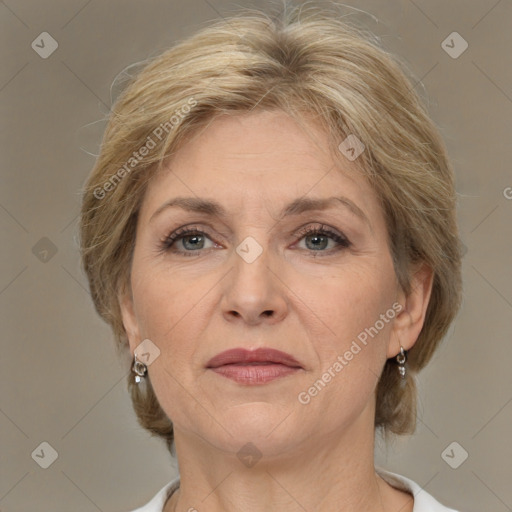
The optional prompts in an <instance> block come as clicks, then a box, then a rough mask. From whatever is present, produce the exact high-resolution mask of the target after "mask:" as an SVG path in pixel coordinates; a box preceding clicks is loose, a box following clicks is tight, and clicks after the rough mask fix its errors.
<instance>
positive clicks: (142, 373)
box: [132, 354, 148, 384]
mask: <svg viewBox="0 0 512 512" xmlns="http://www.w3.org/2000/svg"><path fill="white" fill-rule="evenodd" d="M132 370H133V371H134V372H135V373H136V374H137V375H135V382H136V383H137V384H139V383H140V381H141V380H142V379H144V378H145V377H146V373H147V371H148V367H147V366H146V365H145V364H144V363H143V362H141V361H138V360H137V354H134V362H133V366H132Z"/></svg>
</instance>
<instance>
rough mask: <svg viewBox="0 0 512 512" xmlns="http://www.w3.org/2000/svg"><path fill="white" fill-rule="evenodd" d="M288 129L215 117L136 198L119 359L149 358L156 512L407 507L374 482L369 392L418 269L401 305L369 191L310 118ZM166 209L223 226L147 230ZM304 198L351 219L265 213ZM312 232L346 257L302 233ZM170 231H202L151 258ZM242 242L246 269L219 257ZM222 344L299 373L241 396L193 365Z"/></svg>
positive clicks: (400, 326) (408, 340)
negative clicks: (192, 207)
mask: <svg viewBox="0 0 512 512" xmlns="http://www.w3.org/2000/svg"><path fill="white" fill-rule="evenodd" d="M304 126H307V130H306V129H305V127H304ZM304 126H302V127H301V126H299V125H298V124H297V123H296V122H295V121H294V120H292V119H291V118H290V117H289V116H288V115H286V114H285V113H283V112H281V111H265V112H261V111H260V112H250V113H244V114H236V115H233V116H222V117H220V118H217V119H215V120H213V121H212V122H211V123H210V124H209V125H208V126H206V128H204V129H203V130H201V131H200V132H198V133H196V135H195V136H194V137H193V138H191V139H190V140H189V141H187V144H186V145H184V146H183V147H181V148H180V149H179V150H178V151H177V153H176V154H175V155H173V157H172V159H171V160H170V161H169V163H168V165H167V167H166V169H165V172H162V173H161V174H159V175H157V176H156V177H155V178H154V179H153V180H152V181H151V182H150V184H149V187H148V190H147V192H146V195H145V198H144V201H143V204H142V207H141V211H140V215H139V220H138V227H137V237H136V244H135V249H134V257H133V263H132V273H131V295H130V294H127V295H125V296H120V302H121V306H122V313H123V322H124V325H125V328H126V331H127V334H128V338H129V344H130V351H131V353H132V355H133V352H134V350H135V348H136V347H137V345H138V344H139V343H140V342H141V341H142V340H144V339H146V338H148V339H150V340H151V341H152V342H153V343H154V344H155V345H156V346H158V348H159V349H160V352H161V353H160V356H159V357H157V358H156V359H155V360H154V362H152V364H150V365H149V366H148V373H149V376H150V378H151V382H152V384H153V387H154V389H155V393H156V395H157V397H158V400H159V402H160V404H161V406H162V408H163V409H164V410H165V412H166V413H167V415H168V416H169V417H170V419H171V420H172V422H173V424H174V429H175V443H176V451H177V456H178V461H179V466H180V476H181V486H180V489H179V491H177V492H176V493H175V494H174V495H173V497H172V498H171V499H170V500H169V501H168V502H167V504H166V507H165V511H166V512H169V511H171V510H177V511H180V512H181V511H188V510H189V509H191V508H192V507H195V509H197V510H198V511H199V512H201V511H202V510H208V511H213V512H217V511H219V512H220V511H223V512H230V511H235V510H236V511H239V510H251V511H253V512H258V511H269V510H280V511H284V512H287V511H299V510H304V509H305V510H315V511H317V512H324V511H329V512H332V511H333V510H336V511H342V512H355V511H358V512H364V511H372V512H375V511H397V512H398V511H399V510H400V512H406V511H412V507H413V498H412V496H410V495H409V494H407V493H404V492H402V491H398V490H397V489H394V488H392V487H391V486H390V485H388V484H387V483H385V482H384V481H383V480H382V479H381V478H380V477H378V476H377V475H376V473H375V471H374V465H373V460H374V426H373V425H374V411H375V388H376V385H377V381H378V376H379V375H380V373H381V371H382V368H383V366H384V364H385V362H386V359H388V358H392V357H395V356H396V355H397V354H398V353H399V351H400V345H402V346H403V347H404V349H406V350H408V349H410V348H411V347H412V345H413V344H414V342H415V341H416V339H417V337H418V334H419V332H420V330H421V327H422V325H423V321H424V316H425V311H426V308H427V304H428V300H429V297H430V290H431V284H432V274H431V272H430V271H429V270H428V269H427V268H420V269H418V270H417V271H416V272H415V274H414V276H415V277H414V281H413V287H412V289H413V292H412V293H411V295H410V296H408V297H406V296H405V295H404V293H403V292H402V291H401V289H400V288H399V286H398V283H397V280H396V276H395V272H394V269H393V264H392V258H391V255H390V251H389V248H388V244H387V232H386V225H385V219H384V216H383V212H382V210H381V208H380V205H379V201H378V198H377V196H376V194H375V192H374V191H373V190H372V189H371V187H370V186H369V185H368V183H367V182H366V181H365V180H364V179H363V177H362V175H361V174H360V173H359V172H358V171H357V170H356V169H355V167H354V164H353V163H351V162H350V161H349V160H346V165H344V166H343V168H340V165H339V164H335V163H334V161H333V160H332V157H331V156H330V154H329V151H328V146H327V138H326V136H325V134H324V133H323V132H322V131H321V129H320V128H319V127H318V126H317V125H315V123H314V122H313V121H311V122H310V123H308V124H307V125H304ZM340 142H341V141H340ZM178 196H186V197H200V198H205V199H210V200H215V201H217V202H219V203H220V204H221V205H222V206H223V207H224V208H225V209H226V211H227V217H226V218H219V217H217V216H212V215H210V214H205V213H195V212H188V211H185V210H183V209H180V208H176V207H171V208H167V209H164V210H162V211H161V212H160V213H158V214H157V215H155V216H154V217H152V216H153V215H154V214H155V212H156V211H157V210H158V209H159V208H160V207H161V206H162V205H163V204H164V203H165V202H166V201H168V200H169V199H172V198H175V197H178ZM303 196H305V197H307V198H324V197H330V196H343V197H345V198H348V199H350V200H351V201H352V202H353V203H355V204H356V205H357V206H358V207H359V208H360V209H361V210H362V211H363V212H364V214H365V216H366V217H367V219H368V222H365V221H364V220H362V219H361V218H359V217H358V216H357V215H355V214H354V213H352V212H351V211H350V209H349V208H346V207H344V206H342V205H341V203H338V206H336V205H335V206H333V207H331V208H329V209H326V210H323V211H318V210H316V211H306V212H303V213H300V214H298V215H290V216H287V217H282V216H280V215H279V212H280V211H281V209H282V208H284V206H285V205H287V204H288V203H290V202H291V201H293V200H294V199H296V198H300V197H303ZM322 225H323V226H326V227H328V228H330V229H331V230H334V231H335V232H338V233H339V234H341V235H342V236H345V237H346V238H348V240H349V241H350V246H349V247H343V246H341V245H340V244H338V243H337V242H336V241H335V240H333V239H332V238H329V235H325V236H326V238H324V236H321V235H320V239H318V238H316V239H315V235H314V234H309V235H304V234H303V233H302V232H301V229H302V228H304V227H308V226H311V227H313V228H320V227H322ZM182 226H190V227H193V228H194V229H197V230H201V231H205V232H206V235H205V236H204V238H199V239H197V238H196V239H194V236H195V235H194V234H190V233H189V234H188V238H181V239H177V240H176V241H175V242H174V245H173V246H171V247H170V248H167V249H164V248H162V241H163V240H165V239H166V238H167V236H168V235H169V234H170V233H171V232H173V231H176V230H177V229H178V228H180V227H182ZM249 236H250V237H252V238H253V239H255V240H256V241H257V243H258V244H259V246H260V247H261V249H262V253H261V255H260V256H259V257H258V258H257V259H256V260H255V261H253V262H252V263H248V262H246V261H245V260H244V259H243V258H242V257H241V256H240V255H239V254H238V253H237V252H236V248H237V247H238V246H239V245H240V244H241V242H242V241H243V240H244V239H245V238H246V237H249ZM185 237H187V235H185ZM184 244H185V245H184ZM196 247H199V249H195V248H196ZM201 247H202V248H201ZM317 247H320V249H318V248H317ZM191 253H192V254H191ZM395 302H398V303H399V304H400V305H401V306H402V310H401V311H400V312H399V314H397V315H396V316H395V318H394V319H392V320H390V321H389V322H387V323H385V325H384V328H382V329H381V330H380V331H379V333H378V335H376V336H374V337H373V338H369V342H368V344H367V345H366V346H362V345H361V344H359V345H361V346H362V349H361V350H360V351H359V352H358V353H357V354H356V355H354V357H353V358H352V359H351V360H350V361H349V362H348V364H347V365H346V366H344V367H343V369H342V371H339V372H338V373H335V376H334V377H332V378H331V381H330V382H328V383H327V384H326V386H325V387H324V388H323V389H322V390H321V391H320V392H318V393H317V395H316V396H314V397H311V400H310V402H309V403H308V404H302V403H300V402H299V400H298V395H299V393H301V392H304V391H307V390H308V389H309V388H310V387H311V386H312V384H313V383H314V382H315V381H317V380H318V379H319V378H321V377H322V374H324V372H325V371H326V370H327V369H328V368H329V367H332V366H333V364H334V363H335V362H336V360H337V357H338V356H339V355H343V354H344V353H345V352H346V351H347V350H349V349H350V346H351V343H352V342H353V341H354V340H356V339H357V335H358V334H359V333H361V332H362V331H364V329H365V328H369V327H370V326H374V325H375V323H376V321H377V320H378V319H379V318H380V315H381V314H385V313H386V311H387V310H389V309H390V308H391V307H392V304H393V303H395ZM236 347H244V348H246V349H249V350H250V349H254V348H258V347H272V348H275V349H278V350H281V351H284V352H287V353H289V354H291V355H292V356H293V357H295V359H297V360H298V361H299V362H300V364H301V366H302V369H300V370H298V371H297V372H295V373H293V374H291V375H289V376H286V377H283V378H280V379H276V380H274V381H271V382H269V383H266V384H264V385H252V386H249V385H242V384H239V383H237V382H234V381H232V380H230V379H227V378H225V377H223V376H220V375H218V374H216V373H214V372H213V371H212V370H208V369H206V368H205V365H206V363H207V362H208V360H209V359H210V358H211V357H213V356H214V355H216V354H218V353H220V352H222V351H224V350H227V349H231V348H236ZM249 442H250V443H252V445H253V446H255V447H256V448H257V450H258V451H259V452H260V453H261V455H262V456H261V458H260V459H259V460H258V462H257V463H256V464H255V465H253V466H252V467H248V466H247V465H245V464H243V463H242V462H241V460H240V459H239V458H238V457H237V453H238V451H239V450H240V449H241V448H242V447H243V446H244V445H246V443H249ZM251 449H252V448H251ZM302 507H303V508H302Z"/></svg>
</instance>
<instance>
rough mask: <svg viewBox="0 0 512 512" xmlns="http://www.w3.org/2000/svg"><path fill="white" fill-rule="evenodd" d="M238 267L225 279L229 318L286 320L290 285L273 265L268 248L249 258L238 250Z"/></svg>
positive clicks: (253, 322) (225, 305) (225, 310)
mask: <svg viewBox="0 0 512 512" xmlns="http://www.w3.org/2000/svg"><path fill="white" fill-rule="evenodd" d="M233 259H234V268H233V269H232V271H231V272H229V273H228V275H227V276H226V279H225V281H224V286H225V288H224V293H223V298H222V302H221V304H222V313H223V315H224V317H225V318H226V320H228V321H229V322H241V323H245V324H247V325H258V324H260V323H267V324H274V323H277V322H280V321H281V320H283V318H284V317H285V316H286V314H287V311H288V301H287V300H286V295H285V291H286V286H285V285H284V284H283V283H282V281H281V280H280V279H279V278H278V271H277V269H275V268H271V267H272V265H271V262H270V261H269V260H270V258H269V257H268V250H267V249H264V250H263V252H262V254H261V255H260V256H259V257H258V258H257V259H256V260H254V261H252V262H248V261H246V260H244V258H243V257H241V256H240V255H239V254H237V253H234V255H233Z"/></svg>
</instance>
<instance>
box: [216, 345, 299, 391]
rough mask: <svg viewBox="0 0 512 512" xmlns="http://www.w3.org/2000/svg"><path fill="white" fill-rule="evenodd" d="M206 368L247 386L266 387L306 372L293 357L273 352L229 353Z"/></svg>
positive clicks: (225, 353)
mask: <svg viewBox="0 0 512 512" xmlns="http://www.w3.org/2000/svg"><path fill="white" fill-rule="evenodd" d="M206 368H207V369H209V370H212V371H213V372H215V373H216V374H218V375H220V376H222V377H226V378H228V379H231V380H234V381H236V382H238V383H239V384H245V385H254V384H265V383H267V382H270V381H272V380H275V379H279V378H282V377H286V376H288V375H292V374H294V373H296V372H298V371H300V370H302V369H303V368H302V366H301V365H300V363H299V362H298V361H297V360H296V359H295V358H294V357H293V356H291V355H290V354H287V353H285V352H281V351H280V350H275V349H271V348H259V349H256V350H251V351H249V350H246V349H243V348H236V349H231V350H226V351H225V352H221V353H220V354H218V355H216V356H215V357H213V358H212V359H210V361H208V363H207V364H206Z"/></svg>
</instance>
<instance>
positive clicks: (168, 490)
mask: <svg viewBox="0 0 512 512" xmlns="http://www.w3.org/2000/svg"><path fill="white" fill-rule="evenodd" d="M179 485H180V479H179V477H177V478H175V479H174V480H172V481H171V482H169V483H168V484H166V485H165V486H164V487H162V488H161V489H160V490H159V491H158V492H157V493H156V494H155V495H154V496H153V498H152V499H151V500H150V501H148V503H146V504H145V505H143V506H142V507H140V508H137V509H135V510H132V511H130V512H162V510H163V508H164V505H165V502H166V501H167V499H168V498H169V497H170V496H171V494H172V493H173V492H174V491H175V490H176V489H177V488H178V487H179Z"/></svg>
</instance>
